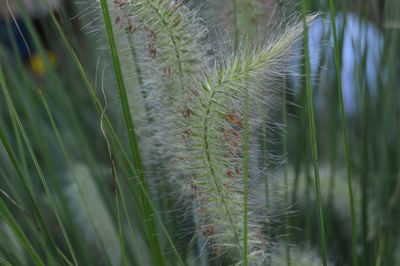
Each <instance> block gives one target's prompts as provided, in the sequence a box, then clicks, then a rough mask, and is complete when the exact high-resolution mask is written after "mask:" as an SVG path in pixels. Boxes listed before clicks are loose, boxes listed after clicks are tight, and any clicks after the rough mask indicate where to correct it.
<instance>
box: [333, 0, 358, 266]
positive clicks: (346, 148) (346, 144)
mask: <svg viewBox="0 0 400 266" xmlns="http://www.w3.org/2000/svg"><path fill="white" fill-rule="evenodd" d="M329 6H330V12H331V24H332V29H333V41H334V47H335V61H336V74H337V78H338V82H337V83H338V90H339V106H340V117H341V120H342V130H343V132H342V134H343V142H344V153H345V161H346V170H347V180H348V189H349V199H350V215H351V240H352V241H351V251H352V264H353V266H356V265H357V231H356V230H357V228H356V214H355V206H354V195H353V173H352V169H351V168H352V166H351V158H350V147H349V137H348V132H347V123H346V111H345V108H344V101H343V88H342V75H341V73H342V67H341V60H340V50H339V44H338V39H337V33H336V22H335V3H334V1H333V0H330V1H329Z"/></svg>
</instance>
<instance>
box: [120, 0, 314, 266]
mask: <svg viewBox="0 0 400 266" xmlns="http://www.w3.org/2000/svg"><path fill="white" fill-rule="evenodd" d="M114 8H115V12H114V16H115V17H114V23H115V24H116V26H117V27H116V28H120V29H123V31H124V32H125V33H126V36H127V38H126V39H125V44H128V45H129V46H130V50H131V51H132V49H134V51H135V54H134V55H135V59H136V60H135V62H134V65H135V66H134V68H136V71H135V72H134V73H135V74H136V75H140V76H136V78H137V80H138V81H139V82H138V83H139V85H140V86H133V88H132V90H131V95H132V97H136V101H137V100H138V99H139V101H140V99H141V100H143V102H144V103H145V104H144V106H143V105H142V106H140V105H138V106H136V107H135V106H132V109H131V111H132V113H133V116H134V117H135V116H136V115H137V114H138V115H139V116H142V115H143V114H146V116H147V118H146V119H144V120H145V121H146V122H144V123H143V124H142V125H143V129H142V130H141V129H138V132H147V133H146V134H142V135H141V134H140V133H139V143H140V144H139V146H140V147H141V148H143V149H142V151H144V153H145V154H144V155H143V154H142V158H145V160H144V161H146V160H147V161H151V164H153V165H154V164H155V163H156V164H157V160H158V164H159V165H162V168H163V170H164V173H165V175H163V176H168V177H170V180H171V182H172V183H173V184H176V185H177V187H178V188H180V189H179V191H180V193H183V195H185V196H186V198H187V199H188V200H191V201H192V203H193V204H192V211H193V215H194V216H196V220H197V224H196V226H197V229H196V230H197V233H198V234H200V235H202V236H203V237H204V238H205V239H206V242H207V247H208V250H209V251H210V253H211V254H213V255H214V256H220V255H222V254H225V253H227V254H229V256H230V257H232V258H234V259H235V261H237V262H238V263H239V264H240V263H243V261H242V259H243V257H244V256H245V254H243V252H246V257H247V258H248V261H249V263H250V264H251V265H262V264H263V263H265V259H266V255H267V249H266V246H267V241H268V240H267V239H266V236H265V235H264V234H263V231H264V228H265V226H267V225H266V223H265V221H266V220H267V219H266V217H265V211H264V210H263V209H262V208H263V207H259V206H258V204H257V202H256V200H255V198H256V197H255V196H256V195H254V192H253V191H254V188H255V187H256V185H257V184H256V180H257V178H256V177H257V175H259V174H260V173H261V172H262V171H261V170H259V169H257V166H256V165H257V159H258V157H260V156H259V153H260V150H261V149H260V148H258V147H257V138H258V137H259V135H260V134H261V131H262V130H261V131H260V128H262V127H265V126H266V124H267V122H268V118H269V114H270V113H271V110H272V109H273V107H274V101H275V100H276V97H275V96H276V95H279V93H280V88H279V87H278V86H279V85H278V84H280V82H277V80H279V79H280V78H282V76H283V75H286V74H288V72H289V71H290V69H287V68H285V66H287V65H288V64H287V61H288V60H290V59H291V58H292V56H293V55H294V51H293V49H292V48H293V44H294V43H295V42H296V41H297V40H298V39H299V38H300V37H301V36H302V29H303V28H302V24H301V23H298V21H296V20H293V21H292V22H290V23H288V24H286V25H285V26H284V27H281V29H280V30H278V31H276V32H275V33H274V34H271V35H269V37H268V38H269V39H268V40H267V41H266V43H264V44H263V45H255V41H254V42H253V43H252V44H243V45H242V46H239V49H238V50H237V53H235V54H229V53H227V52H221V53H220V54H218V55H216V53H215V52H214V51H211V48H210V47H211V45H209V43H208V42H207V38H206V37H207V28H206V27H205V26H204V24H203V23H202V21H201V19H199V18H198V16H197V12H196V11H192V10H191V9H190V8H188V7H187V6H185V5H183V4H182V3H181V2H180V1H163V0H161V1H152V0H142V1H123V0H120V1H114ZM310 19H312V18H310ZM126 40H128V42H126ZM121 43H123V42H121ZM254 46H256V47H254ZM225 51H227V50H225ZM138 70H139V71H138ZM280 86H281V85H280ZM246 93H248V95H249V98H248V99H249V102H248V104H249V106H250V107H251V108H250V109H249V113H248V116H246V117H247V118H248V121H245V115H244V106H245V103H244V99H245V95H246ZM143 107H144V108H143ZM246 122H248V125H249V128H250V131H249V139H248V141H249V143H248V145H249V160H250V161H251V162H249V165H251V166H254V167H252V168H251V169H252V170H251V171H250V173H249V190H248V192H247V190H245V189H244V187H245V186H244V158H243V150H244V145H245V143H244V125H245V123H246ZM135 124H137V123H135ZM154 154H156V155H157V156H154ZM152 155H153V156H152ZM261 157H262V156H261ZM148 166H149V167H150V166H151V165H150V164H149V163H148ZM153 178H154V176H153ZM258 181H259V180H257V182H258ZM244 197H247V198H248V199H249V201H248V205H247V206H246V209H247V208H248V213H247V217H248V223H247V232H246V233H245V232H244V231H245V230H244V229H243V228H244V226H243V223H244V221H243V214H244V213H245V206H244V205H245V204H244V201H243V199H244ZM244 238H246V240H247V243H248V248H247V249H243V243H244V241H243V240H244Z"/></svg>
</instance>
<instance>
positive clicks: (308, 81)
mask: <svg viewBox="0 0 400 266" xmlns="http://www.w3.org/2000/svg"><path fill="white" fill-rule="evenodd" d="M306 9H307V6H306V1H304V0H303V1H302V14H303V22H304V54H305V62H306V65H305V67H306V86H307V112H308V117H309V133H310V139H311V154H312V159H313V165H314V179H315V193H316V198H317V208H318V216H319V217H318V218H319V228H320V242H321V243H320V244H321V252H322V261H323V265H324V266H327V265H328V264H327V244H326V236H325V222H324V212H323V206H322V199H321V185H320V178H319V166H318V146H317V134H316V128H315V117H314V106H313V96H312V83H311V67H310V51H309V49H308V25H307V20H306V12H307V10H306Z"/></svg>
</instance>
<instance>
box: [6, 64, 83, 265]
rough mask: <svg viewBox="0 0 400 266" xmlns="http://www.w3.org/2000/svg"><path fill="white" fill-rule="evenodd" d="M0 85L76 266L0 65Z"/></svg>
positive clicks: (57, 212) (67, 238) (72, 251)
mask: <svg viewBox="0 0 400 266" xmlns="http://www.w3.org/2000/svg"><path fill="white" fill-rule="evenodd" d="M0 85H1V87H2V89H3V92H4V95H5V96H6V101H7V103H8V107H9V109H10V112H11V114H12V116H13V118H14V119H15V120H16V121H17V124H18V127H19V129H20V131H21V134H22V137H23V139H24V141H25V144H26V146H27V148H28V151H29V154H30V156H31V159H32V161H33V163H34V164H35V168H36V171H37V173H38V175H39V177H40V180H41V182H42V185H43V187H44V189H45V191H46V194H47V197H48V199H49V202H50V205H51V207H52V209H53V211H54V214H55V216H56V218H57V222H58V224H59V226H60V229H61V231H62V234H63V236H64V239H65V241H66V244H67V246H68V250H69V252H70V254H71V257H72V259H73V261H74V263H75V265H78V263H77V260H76V257H75V253H74V250H73V248H72V245H71V242H70V239H69V236H68V234H67V231H66V230H65V226H64V223H63V221H62V219H61V216H60V213H59V211H58V208H57V206H56V203H55V200H54V198H53V196H52V194H51V192H50V188H49V186H48V183H47V181H46V179H45V177H44V174H43V171H42V169H41V167H40V165H39V162H38V160H37V158H36V155H35V153H34V152H33V148H32V145H31V143H30V141H29V138H28V136H27V133H26V132H25V129H24V127H23V125H22V123H21V120H20V119H19V115H18V113H17V111H16V110H15V106H14V104H13V101H12V99H11V97H10V94H9V92H8V89H7V86H6V83H5V77H4V74H3V66H2V65H0Z"/></svg>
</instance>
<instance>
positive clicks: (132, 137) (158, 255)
mask: <svg viewBox="0 0 400 266" xmlns="http://www.w3.org/2000/svg"><path fill="white" fill-rule="evenodd" d="M101 9H102V11H103V17H104V23H105V27H106V32H107V36H108V41H109V45H110V50H111V54H112V59H113V64H114V70H115V76H116V79H117V84H118V90H119V96H120V99H121V107H122V111H123V113H124V118H125V124H126V127H127V130H128V138H129V144H130V147H131V152H132V156H133V161H134V165H135V169H136V175H137V176H138V178H139V181H140V183H141V184H142V185H143V187H144V189H145V190H146V193H148V190H147V185H146V180H145V176H144V169H143V165H142V161H141V158H140V152H139V147H138V144H137V140H136V134H135V129H134V125H133V120H132V116H131V112H130V109H129V102H128V95H127V92H126V88H125V82H124V78H123V75H122V69H121V64H120V61H119V56H118V50H117V44H116V41H115V38H114V33H113V27H112V23H111V18H110V13H109V9H108V4H107V0H101ZM141 194H142V204H143V209H144V212H145V215H146V221H147V230H148V232H149V234H150V235H151V240H152V249H153V252H154V256H155V259H156V261H157V264H158V265H164V259H163V254H162V248H161V245H160V242H159V239H158V234H157V229H156V225H155V222H154V218H153V212H154V210H153V209H152V208H151V207H150V206H149V203H148V202H147V200H146V198H145V196H144V195H143V194H144V192H141Z"/></svg>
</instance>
